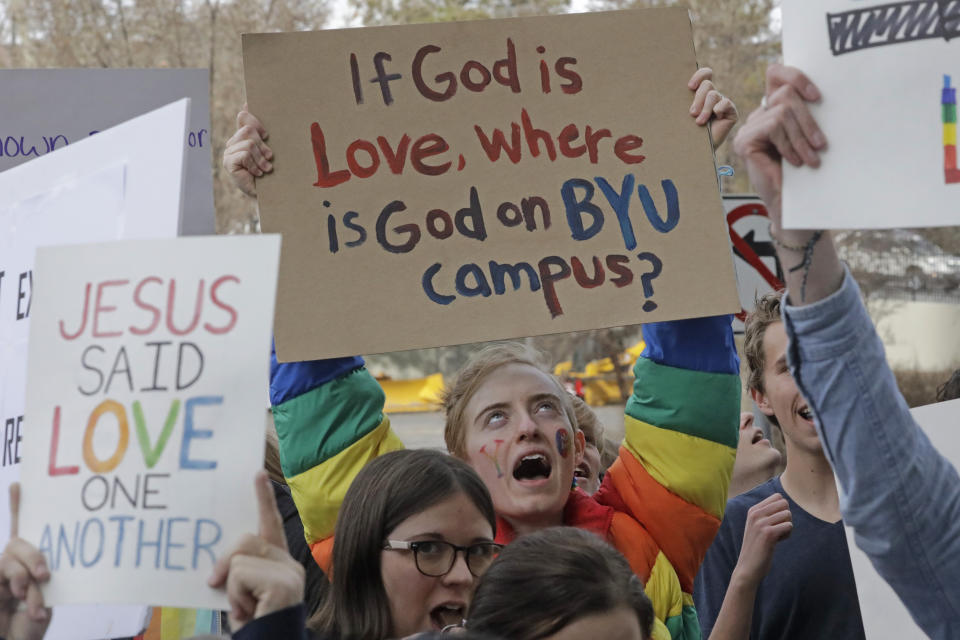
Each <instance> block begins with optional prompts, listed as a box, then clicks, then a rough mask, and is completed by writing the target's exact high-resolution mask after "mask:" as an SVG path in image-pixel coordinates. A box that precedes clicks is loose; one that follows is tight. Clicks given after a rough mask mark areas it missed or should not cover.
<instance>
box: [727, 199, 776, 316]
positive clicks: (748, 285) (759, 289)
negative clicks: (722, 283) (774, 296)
mask: <svg viewBox="0 0 960 640" xmlns="http://www.w3.org/2000/svg"><path fill="white" fill-rule="evenodd" d="M723 208H724V209H725V210H726V212H727V224H728V225H729V227H730V241H731V242H732V243H733V255H734V257H735V259H734V265H735V266H736V270H737V292H738V293H739V294H740V306H741V309H740V312H739V313H737V316H736V320H734V322H733V330H734V332H735V333H743V321H744V320H745V319H746V317H747V313H748V312H749V311H752V310H753V307H754V304H755V303H756V300H757V298H759V297H760V296H762V295H765V294H767V293H770V292H772V291H779V290H780V289H783V288H784V284H783V274H782V273H781V270H780V263H779V261H778V260H777V251H776V249H775V247H774V246H773V239H772V238H771V237H770V217H769V215H768V214H767V207H766V206H765V205H764V204H763V200H761V199H760V198H758V197H756V196H723Z"/></svg>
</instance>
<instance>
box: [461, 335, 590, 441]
mask: <svg viewBox="0 0 960 640" xmlns="http://www.w3.org/2000/svg"><path fill="white" fill-rule="evenodd" d="M508 364H522V365H527V366H530V367H533V368H534V369H538V370H540V371H542V372H543V373H544V374H546V375H547V376H548V377H549V378H550V380H552V381H553V383H554V384H555V385H556V387H557V392H558V394H557V395H559V396H560V401H561V402H562V403H563V412H564V414H566V416H567V420H568V421H569V422H570V426H572V427H573V429H574V431H576V429H577V418H576V416H575V415H574V410H573V404H572V402H571V401H570V397H571V396H570V394H569V393H567V391H566V390H565V389H564V388H563V385H562V384H560V381H559V380H557V379H556V377H555V376H553V375H552V374H550V373H548V372H547V371H546V369H545V367H544V366H543V363H542V362H541V360H540V358H539V357H538V356H537V354H536V352H534V351H533V350H531V349H528V348H526V347H525V346H524V345H522V344H517V343H511V342H505V343H501V344H495V345H491V346H488V347H484V348H483V349H481V350H480V351H478V352H477V353H476V354H475V355H474V356H473V357H471V358H470V360H468V361H467V364H465V365H464V366H463V368H462V369H460V371H459V372H458V373H457V376H456V378H455V379H454V381H453V383H452V384H451V385H450V386H448V387H447V388H446V389H445V390H444V392H443V410H444V413H446V417H447V421H446V425H445V426H444V428H443V439H444V440H445V441H446V443H447V451H449V452H450V453H452V454H453V455H455V456H460V457H464V456H465V453H466V451H465V448H466V440H467V430H466V428H465V427H466V425H465V417H464V413H465V412H466V409H467V405H468V404H469V403H470V399H471V398H473V395H474V394H475V393H476V392H477V389H479V388H480V386H481V385H482V384H483V383H484V382H485V381H486V379H487V378H488V377H489V376H490V374H491V373H493V372H494V371H496V370H497V369H499V368H500V367H504V366H506V365H508Z"/></svg>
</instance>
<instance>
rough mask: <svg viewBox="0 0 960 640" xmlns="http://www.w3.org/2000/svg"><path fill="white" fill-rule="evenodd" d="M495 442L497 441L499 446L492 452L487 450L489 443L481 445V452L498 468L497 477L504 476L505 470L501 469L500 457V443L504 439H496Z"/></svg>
mask: <svg viewBox="0 0 960 640" xmlns="http://www.w3.org/2000/svg"><path fill="white" fill-rule="evenodd" d="M494 443H496V445H497V447H496V448H495V449H494V450H493V453H492V454H491V453H488V452H487V445H483V446H482V447H480V453H482V454H483V455H485V456H486V457H487V458H488V459H489V460H490V462H492V463H493V466H494V467H496V469H497V477H498V478H502V477H503V470H501V469H500V460H499V457H500V445H502V444H503V440H494Z"/></svg>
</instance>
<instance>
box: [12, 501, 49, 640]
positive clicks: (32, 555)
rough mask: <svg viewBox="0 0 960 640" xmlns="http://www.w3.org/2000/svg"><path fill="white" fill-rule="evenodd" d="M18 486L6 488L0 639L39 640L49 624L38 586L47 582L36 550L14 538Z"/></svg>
mask: <svg viewBox="0 0 960 640" xmlns="http://www.w3.org/2000/svg"><path fill="white" fill-rule="evenodd" d="M19 520H20V484H19V483H17V482H14V483H13V484H11V485H10V542H8V543H7V548H6V549H4V550H3V555H2V556H0V637H4V638H17V639H18V640H21V639H22V640H34V639H36V640H39V639H40V638H42V637H43V634H44V633H45V632H46V630H47V626H49V624H50V613H51V612H50V609H48V608H46V607H44V606H43V594H42V593H41V592H40V583H43V582H47V581H48V580H49V579H50V571H49V570H48V569H47V562H46V560H45V559H44V557H43V554H42V553H40V552H39V551H38V550H37V548H36V547H34V546H33V545H32V544H30V543H29V542H27V541H26V540H24V539H23V538H20V537H18V535H17V532H18V531H19Z"/></svg>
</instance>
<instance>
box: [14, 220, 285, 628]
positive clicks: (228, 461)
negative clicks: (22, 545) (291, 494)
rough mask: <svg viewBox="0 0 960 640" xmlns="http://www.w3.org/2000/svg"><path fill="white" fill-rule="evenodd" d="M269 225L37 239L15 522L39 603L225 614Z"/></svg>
mask: <svg viewBox="0 0 960 640" xmlns="http://www.w3.org/2000/svg"><path fill="white" fill-rule="evenodd" d="M279 257H280V237H279V236H277V235H256V236H228V237H223V236H220V237H206V238H177V239H168V240H137V241H123V242H115V243H105V244H91V245H77V246H68V247H44V248H40V249H38V251H37V258H36V266H35V272H36V279H37V281H38V282H39V283H40V284H41V286H39V287H38V289H37V292H36V295H35V296H34V301H33V317H32V321H31V329H30V343H29V366H28V375H27V415H28V416H29V417H30V421H31V425H32V426H31V432H30V438H29V439H28V440H27V441H26V442H25V443H24V445H25V446H24V451H23V466H22V469H21V478H22V489H21V494H22V504H21V513H20V535H21V536H22V537H23V538H25V539H26V540H29V541H31V542H32V543H34V544H35V545H36V546H37V548H38V549H39V550H40V552H41V553H43V554H44V555H45V556H46V559H47V565H48V567H49V568H50V573H51V578H50V582H49V583H48V584H46V585H44V586H43V592H44V601H45V602H46V603H48V604H53V605H57V604H84V603H98V604H128V603H141V604H150V605H163V606H173V607H190V608H196V607H200V608H209V609H218V610H219V609H226V608H228V607H229V605H228V603H227V597H226V593H225V591H223V590H222V589H221V590H215V589H211V588H210V587H208V586H207V583H206V580H207V578H208V577H209V575H210V573H211V571H212V570H213V566H214V563H215V561H216V559H217V558H218V557H220V556H222V555H224V554H226V553H228V552H229V551H230V550H231V549H232V548H233V547H234V546H235V545H236V543H237V542H238V540H239V539H240V537H241V536H243V535H244V534H245V533H255V532H256V529H257V504H256V500H255V497H254V487H253V478H254V474H255V473H256V471H257V470H258V469H259V468H262V466H263V447H264V439H263V428H264V422H263V409H262V406H261V397H262V396H261V395H260V392H261V391H262V389H264V388H265V387H266V386H267V384H268V382H269V377H268V374H269V361H270V357H269V356H270V334H271V324H272V321H273V300H274V295H275V289H276V275H277V264H278V262H279Z"/></svg>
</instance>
